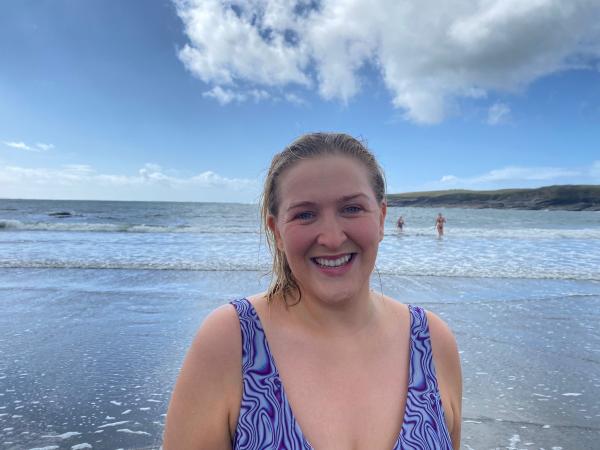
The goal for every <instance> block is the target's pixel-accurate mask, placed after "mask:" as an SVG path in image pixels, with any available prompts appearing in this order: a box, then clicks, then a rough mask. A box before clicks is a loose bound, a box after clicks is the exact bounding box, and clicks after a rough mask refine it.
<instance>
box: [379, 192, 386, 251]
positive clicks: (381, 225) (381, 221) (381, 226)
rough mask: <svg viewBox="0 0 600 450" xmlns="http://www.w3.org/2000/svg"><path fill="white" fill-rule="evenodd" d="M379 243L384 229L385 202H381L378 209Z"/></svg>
mask: <svg viewBox="0 0 600 450" xmlns="http://www.w3.org/2000/svg"><path fill="white" fill-rule="evenodd" d="M379 210H380V213H379V242H381V241H382V240H383V236H384V229H385V216H386V214H387V203H386V202H385V201H383V202H381V206H380V207H379Z"/></svg>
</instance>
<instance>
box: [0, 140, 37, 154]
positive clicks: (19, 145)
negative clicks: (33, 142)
mask: <svg viewBox="0 0 600 450" xmlns="http://www.w3.org/2000/svg"><path fill="white" fill-rule="evenodd" d="M4 145H6V146H7V147H12V148H16V149H18V150H27V151H30V152H32V151H33V152H34V151H35V149H33V148H31V147H30V146H29V145H27V144H25V142H4Z"/></svg>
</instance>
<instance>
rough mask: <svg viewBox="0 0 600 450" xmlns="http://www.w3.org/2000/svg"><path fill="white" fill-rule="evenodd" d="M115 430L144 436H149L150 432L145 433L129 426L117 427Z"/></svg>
mask: <svg viewBox="0 0 600 450" xmlns="http://www.w3.org/2000/svg"><path fill="white" fill-rule="evenodd" d="M117 431H119V432H121V433H129V434H143V435H145V436H151V435H150V433H147V432H145V431H133V430H130V429H129V428H119V429H118V430H117Z"/></svg>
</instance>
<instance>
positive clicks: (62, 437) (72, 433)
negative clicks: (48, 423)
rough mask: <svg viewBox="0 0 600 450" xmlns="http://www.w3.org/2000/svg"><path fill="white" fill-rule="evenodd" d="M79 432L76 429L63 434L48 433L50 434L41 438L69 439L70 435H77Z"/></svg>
mask: <svg viewBox="0 0 600 450" xmlns="http://www.w3.org/2000/svg"><path fill="white" fill-rule="evenodd" d="M80 434H81V433H78V432H77V431H68V432H66V433H63V434H50V435H44V436H42V437H43V438H53V439H69V438H70V437H73V436H79V435H80Z"/></svg>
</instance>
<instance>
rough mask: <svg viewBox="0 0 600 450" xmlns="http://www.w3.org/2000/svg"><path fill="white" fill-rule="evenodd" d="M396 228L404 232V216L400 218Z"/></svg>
mask: <svg viewBox="0 0 600 450" xmlns="http://www.w3.org/2000/svg"><path fill="white" fill-rule="evenodd" d="M396 226H397V227H398V231H402V229H403V228H404V219H403V218H402V216H400V217H398V222H396Z"/></svg>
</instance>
